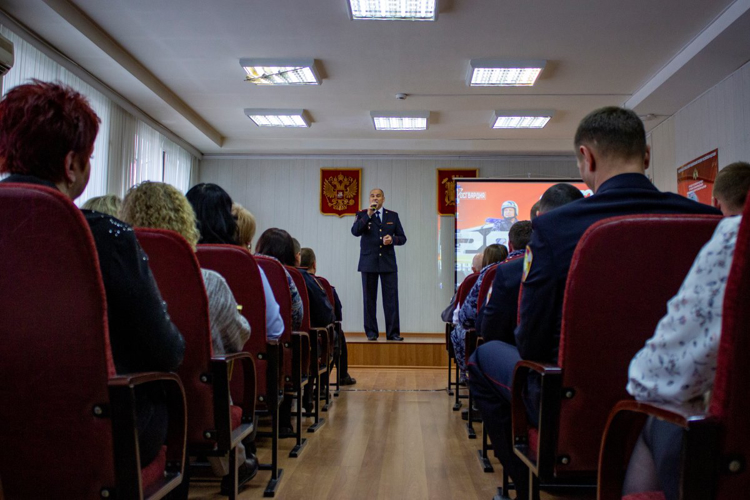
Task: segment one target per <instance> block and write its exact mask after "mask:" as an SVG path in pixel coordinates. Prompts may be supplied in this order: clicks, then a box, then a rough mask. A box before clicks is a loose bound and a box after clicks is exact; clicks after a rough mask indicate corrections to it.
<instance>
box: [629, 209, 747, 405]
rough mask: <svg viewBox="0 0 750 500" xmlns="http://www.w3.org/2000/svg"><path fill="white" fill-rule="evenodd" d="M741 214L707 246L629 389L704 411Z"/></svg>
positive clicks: (633, 370)
mask: <svg viewBox="0 0 750 500" xmlns="http://www.w3.org/2000/svg"><path fill="white" fill-rule="evenodd" d="M741 220H742V217H741V216H737V217H727V218H725V219H724V220H722V221H721V222H720V223H719V225H718V226H717V228H716V231H715V232H714V234H713V236H712V237H711V239H710V240H709V242H708V243H706V245H705V246H704V247H703V248H702V249H701V251H700V252H699V253H698V256H697V257H696V259H695V262H694V263H693V266H692V267H691V268H690V271H689V272H688V274H687V276H686V277H685V281H683V283H682V286H681V287H680V290H679V291H678V292H677V295H675V296H674V297H672V299H670V301H669V302H668V303H667V314H666V315H665V316H664V317H663V318H662V319H661V320H660V321H659V324H658V325H657V327H656V332H655V333H654V336H653V337H651V339H649V340H648V341H647V342H646V346H645V347H644V348H643V349H641V350H640V351H639V352H638V354H636V355H635V357H634V358H633V360H632V361H631V362H630V370H629V373H628V379H629V381H628V386H627V391H628V392H629V393H630V394H632V395H633V396H634V397H635V398H636V399H637V400H639V401H655V402H661V403H670V404H676V405H678V406H681V407H683V408H685V409H687V410H692V411H704V410H705V403H704V399H705V395H706V393H707V392H708V391H710V390H711V388H712V387H713V383H714V376H715V374H716V355H717V353H718V350H719V339H720V336H721V314H722V306H723V303H724V292H725V290H726V285H727V277H728V276H729V270H730V268H731V266H732V257H733V256H734V247H735V244H736V242H737V232H738V230H739V226H740V221H741Z"/></svg>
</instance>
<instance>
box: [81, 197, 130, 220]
mask: <svg viewBox="0 0 750 500" xmlns="http://www.w3.org/2000/svg"><path fill="white" fill-rule="evenodd" d="M121 206H122V200H121V199H120V197H119V196H117V195H116V194H105V195H104V196H95V197H94V198H89V199H88V200H86V203H84V204H83V206H82V207H81V208H82V209H83V210H93V211H94V212H100V213H103V214H107V215H111V216H112V217H119V216H120V207H121Z"/></svg>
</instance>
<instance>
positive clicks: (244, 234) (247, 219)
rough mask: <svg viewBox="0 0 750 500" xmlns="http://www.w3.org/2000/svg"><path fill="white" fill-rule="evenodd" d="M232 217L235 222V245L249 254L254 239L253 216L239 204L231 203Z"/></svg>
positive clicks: (254, 223) (254, 225)
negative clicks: (245, 249) (246, 250)
mask: <svg viewBox="0 0 750 500" xmlns="http://www.w3.org/2000/svg"><path fill="white" fill-rule="evenodd" d="M232 217H234V219H235V220H236V221H237V237H236V239H237V243H238V244H239V245H240V246H241V247H244V248H247V249H248V250H250V251H251V252H252V251H253V238H254V237H255V228H256V221H255V216H254V215H253V214H252V213H250V211H249V210H248V209H246V208H245V207H243V206H242V205H240V204H239V203H232Z"/></svg>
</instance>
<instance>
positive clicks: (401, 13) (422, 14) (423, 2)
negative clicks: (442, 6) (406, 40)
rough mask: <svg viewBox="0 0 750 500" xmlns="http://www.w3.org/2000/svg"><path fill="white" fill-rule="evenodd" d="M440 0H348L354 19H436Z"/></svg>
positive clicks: (350, 14) (350, 12)
mask: <svg viewBox="0 0 750 500" xmlns="http://www.w3.org/2000/svg"><path fill="white" fill-rule="evenodd" d="M437 3H438V0H348V4H349V16H351V18H352V19H354V20H358V19H369V20H380V21H436V20H437V15H438V6H437Z"/></svg>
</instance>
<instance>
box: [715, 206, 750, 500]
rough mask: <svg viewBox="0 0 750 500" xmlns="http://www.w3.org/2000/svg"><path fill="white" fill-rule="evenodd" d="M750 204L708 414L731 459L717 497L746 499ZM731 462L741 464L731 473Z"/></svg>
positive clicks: (731, 282) (749, 432)
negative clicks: (718, 431) (719, 429)
mask: <svg viewBox="0 0 750 500" xmlns="http://www.w3.org/2000/svg"><path fill="white" fill-rule="evenodd" d="M749 352H750V203H746V204H745V212H744V214H743V217H742V223H741V224H740V231H739V234H738V236H737V245H736V247H735V249H734V259H733V260H732V268H731V270H730V273H729V279H728V280H727V288H726V293H725V295H724V307H723V311H722V331H721V341H720V344H719V354H718V359H717V368H716V379H715V381H714V388H713V396H712V398H711V405H710V407H709V414H710V415H711V416H713V417H715V418H716V419H718V421H719V423H720V424H721V427H722V430H721V438H720V439H721V445H720V453H721V456H722V457H725V458H726V459H727V463H726V464H725V467H723V468H722V470H721V474H720V476H719V483H718V487H717V496H716V499H717V500H729V499H735V498H744V497H746V496H747V494H748V491H750V471H748V460H750V429H749V428H748V415H750V399H748V394H750V363H748V353H749ZM732 461H736V462H737V463H740V464H743V466H742V467H741V468H740V470H739V471H738V472H735V473H731V474H730V473H728V472H727V471H726V466H727V465H730V464H731V462H732Z"/></svg>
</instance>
